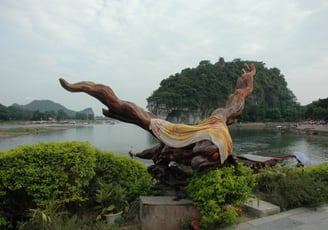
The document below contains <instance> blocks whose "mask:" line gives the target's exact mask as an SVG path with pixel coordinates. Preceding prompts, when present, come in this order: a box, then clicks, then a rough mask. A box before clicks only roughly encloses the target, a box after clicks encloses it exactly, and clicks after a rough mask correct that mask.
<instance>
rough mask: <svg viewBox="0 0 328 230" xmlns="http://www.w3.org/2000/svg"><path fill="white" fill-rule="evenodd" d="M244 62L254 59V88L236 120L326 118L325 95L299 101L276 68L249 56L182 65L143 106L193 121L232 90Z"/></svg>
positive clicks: (327, 101)
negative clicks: (192, 65)
mask: <svg viewBox="0 0 328 230" xmlns="http://www.w3.org/2000/svg"><path fill="white" fill-rule="evenodd" d="M244 63H254V64H255V66H256V69H257V73H256V76H255V80H254V91H253V93H252V94H251V95H250V96H249V97H248V98H247V100H246V105H245V109H244V111H243V113H242V115H241V117H240V118H239V121H243V122H294V121H302V120H305V119H314V120H325V121H327V120H328V98H326V99H319V100H318V101H314V102H312V103H311V104H309V105H304V106H302V105H300V103H299V102H297V98H296V97H295V95H294V94H293V92H292V91H291V90H290V89H289V88H288V87H287V82H286V80H285V77H284V75H283V74H282V73H281V72H280V70H279V69H278V68H267V67H266V66H265V63H263V62H258V61H252V60H241V59H234V60H233V61H231V62H225V60H224V59H223V58H222V57H221V58H220V59H219V61H218V62H216V63H215V64H212V63H210V61H208V60H203V61H201V62H200V63H199V65H198V66H197V67H195V68H186V69H183V70H182V71H181V72H180V73H176V74H175V75H171V76H169V77H168V78H166V79H164V80H162V81H161V83H160V87H159V88H158V89H156V90H155V91H154V92H153V94H152V95H151V96H150V97H148V98H147V101H148V106H147V108H148V109H149V111H151V112H153V113H154V114H156V115H159V116H161V117H162V118H163V119H167V120H170V121H175V122H183V123H197V122H199V121H201V120H202V119H204V118H206V117H208V116H209V115H210V114H211V112H212V111H213V110H214V109H216V108H218V107H222V106H224V103H225V101H226V99H227V97H228V96H229V95H230V94H231V93H232V92H233V91H234V90H235V87H236V86H235V83H236V81H237V78H238V76H239V75H240V72H241V69H242V68H243V64H244Z"/></svg>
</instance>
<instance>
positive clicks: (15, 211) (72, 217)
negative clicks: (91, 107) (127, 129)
mask: <svg viewBox="0 0 328 230" xmlns="http://www.w3.org/2000/svg"><path fill="white" fill-rule="evenodd" d="M151 184H152V178H151V177H150V175H148V173H147V170H146V167H145V166H144V165H143V164H142V163H140V162H138V161H135V160H132V159H131V158H129V157H128V156H119V155H115V154H113V153H110V152H103V151H99V150H98V149H95V148H93V147H91V146H90V145H89V144H88V143H81V142H63V143H48V144H44V143H39V144H36V145H26V146H21V147H17V148H15V149H12V150H9V151H7V152H0V228H5V229H15V228H18V227H21V228H22V229H66V228H64V227H63V228H60V226H61V225H63V226H66V225H67V226H70V227H71V228H67V229H97V228H96V227H95V226H101V225H102V221H96V219H97V218H96V217H97V216H98V215H99V214H101V212H102V210H103V209H105V208H107V207H108V204H107V203H106V204H104V206H102V203H99V202H97V201H99V192H100V191H101V189H104V188H114V187H115V188H117V189H115V191H118V193H119V194H118V193H112V194H113V195H115V196H116V195H119V196H120V197H118V196H116V198H115V200H114V201H115V202H114V201H113V204H115V205H116V206H115V207H119V206H120V207H121V208H123V209H124V207H129V205H130V204H133V203H134V202H135V201H136V200H137V199H138V196H139V195H146V194H149V192H150V190H149V189H150V185H151ZM113 190H114V189H113ZM97 191H98V193H97ZM118 198H120V199H118ZM105 205H106V206H105ZM125 211H127V210H125ZM74 225H75V226H74ZM32 226H33V228H32ZM73 226H74V227H73ZM87 226H89V228H87ZM92 226H93V227H92ZM99 229H100V228H99Z"/></svg>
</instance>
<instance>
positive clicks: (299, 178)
mask: <svg viewBox="0 0 328 230" xmlns="http://www.w3.org/2000/svg"><path fill="white" fill-rule="evenodd" d="M256 182H257V185H256V187H255V190H254V192H255V194H256V195H257V197H259V198H260V199H262V200H266V201H269V202H271V203H273V204H276V205H278V206H279V207H280V208H281V209H282V210H288V209H292V208H298V207H317V206H319V205H320V204H322V203H327V202H328V163H324V164H321V165H314V166H309V167H305V168H296V169H291V168H288V167H274V168H267V169H265V170H264V171H263V172H261V173H259V174H258V175H257V176H256Z"/></svg>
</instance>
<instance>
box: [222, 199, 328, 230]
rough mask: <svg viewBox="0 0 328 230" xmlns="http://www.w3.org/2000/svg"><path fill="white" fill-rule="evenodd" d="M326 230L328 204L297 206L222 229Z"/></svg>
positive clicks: (327, 224)
mask: <svg viewBox="0 0 328 230" xmlns="http://www.w3.org/2000/svg"><path fill="white" fill-rule="evenodd" d="M276 229H278V230H327V229H328V205H324V206H322V207H320V208H317V209H316V210H313V209H307V208H297V209H293V210H290V211H287V212H281V213H278V214H275V215H272V216H267V217H263V218H258V219H253V220H250V221H247V222H243V223H240V224H238V225H234V226H229V227H227V228H224V230H276Z"/></svg>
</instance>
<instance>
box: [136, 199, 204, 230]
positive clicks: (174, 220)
mask: <svg viewBox="0 0 328 230" xmlns="http://www.w3.org/2000/svg"><path fill="white" fill-rule="evenodd" d="M174 198H175V196H141V197H140V215H139V216H140V223H141V229H142V230H154V229H156V230H168V229H170V230H175V229H176V230H179V229H181V228H180V225H181V221H183V220H184V219H185V218H188V217H192V218H194V219H200V214H199V212H198V210H197V209H196V208H195V207H194V206H193V204H192V202H191V200H189V199H181V200H179V201H175V200H174Z"/></svg>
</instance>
